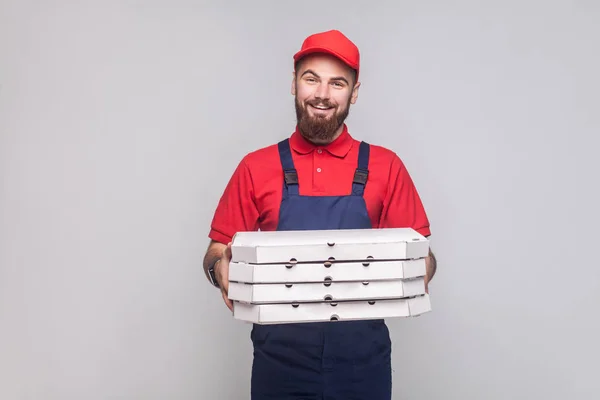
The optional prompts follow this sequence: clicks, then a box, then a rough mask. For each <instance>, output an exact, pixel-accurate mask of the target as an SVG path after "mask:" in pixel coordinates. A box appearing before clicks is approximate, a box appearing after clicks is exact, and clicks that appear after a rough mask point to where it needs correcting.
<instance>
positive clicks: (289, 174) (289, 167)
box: [277, 139, 298, 195]
mask: <svg viewBox="0 0 600 400" xmlns="http://www.w3.org/2000/svg"><path fill="white" fill-rule="evenodd" d="M277 148H278V149H279V159H280V160H281V167H282V168H283V179H284V188H285V190H286V191H287V192H288V193H289V194H292V195H298V172H296V168H294V160H292V152H291V150H290V141H289V139H284V140H282V141H281V142H279V143H278V144H277Z"/></svg>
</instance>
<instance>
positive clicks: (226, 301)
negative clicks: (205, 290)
mask: <svg viewBox="0 0 600 400" xmlns="http://www.w3.org/2000/svg"><path fill="white" fill-rule="evenodd" d="M221 294H222V295H223V301H225V305H226V306H227V308H229V310H231V311H233V302H232V301H231V300H230V299H229V298H228V297H227V293H225V291H223V290H222V291H221Z"/></svg>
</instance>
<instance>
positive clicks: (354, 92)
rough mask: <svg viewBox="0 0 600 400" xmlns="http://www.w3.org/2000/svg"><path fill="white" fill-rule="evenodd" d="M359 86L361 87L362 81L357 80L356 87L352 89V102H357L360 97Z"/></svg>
mask: <svg viewBox="0 0 600 400" xmlns="http://www.w3.org/2000/svg"><path fill="white" fill-rule="evenodd" d="M359 87H360V82H356V84H354V88H353V89H352V95H351V96H350V104H354V103H356V100H357V99H358V88H359Z"/></svg>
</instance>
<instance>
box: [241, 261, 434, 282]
mask: <svg viewBox="0 0 600 400" xmlns="http://www.w3.org/2000/svg"><path fill="white" fill-rule="evenodd" d="M425 273H426V264H425V259H424V258H420V259H417V260H396V261H371V262H368V261H365V262H333V263H332V262H329V261H325V262H322V263H306V264H297V263H294V264H291V263H288V264H249V263H244V262H233V263H230V264H229V280H230V281H231V282H246V283H303V282H325V281H333V282H344V281H378V280H389V279H410V278H417V277H420V276H425Z"/></svg>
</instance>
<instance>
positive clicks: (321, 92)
mask: <svg viewBox="0 0 600 400" xmlns="http://www.w3.org/2000/svg"><path fill="white" fill-rule="evenodd" d="M315 98H317V99H321V100H327V99H329V84H328V83H327V82H321V83H320V84H319V86H318V87H317V90H316V91H315Z"/></svg>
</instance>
